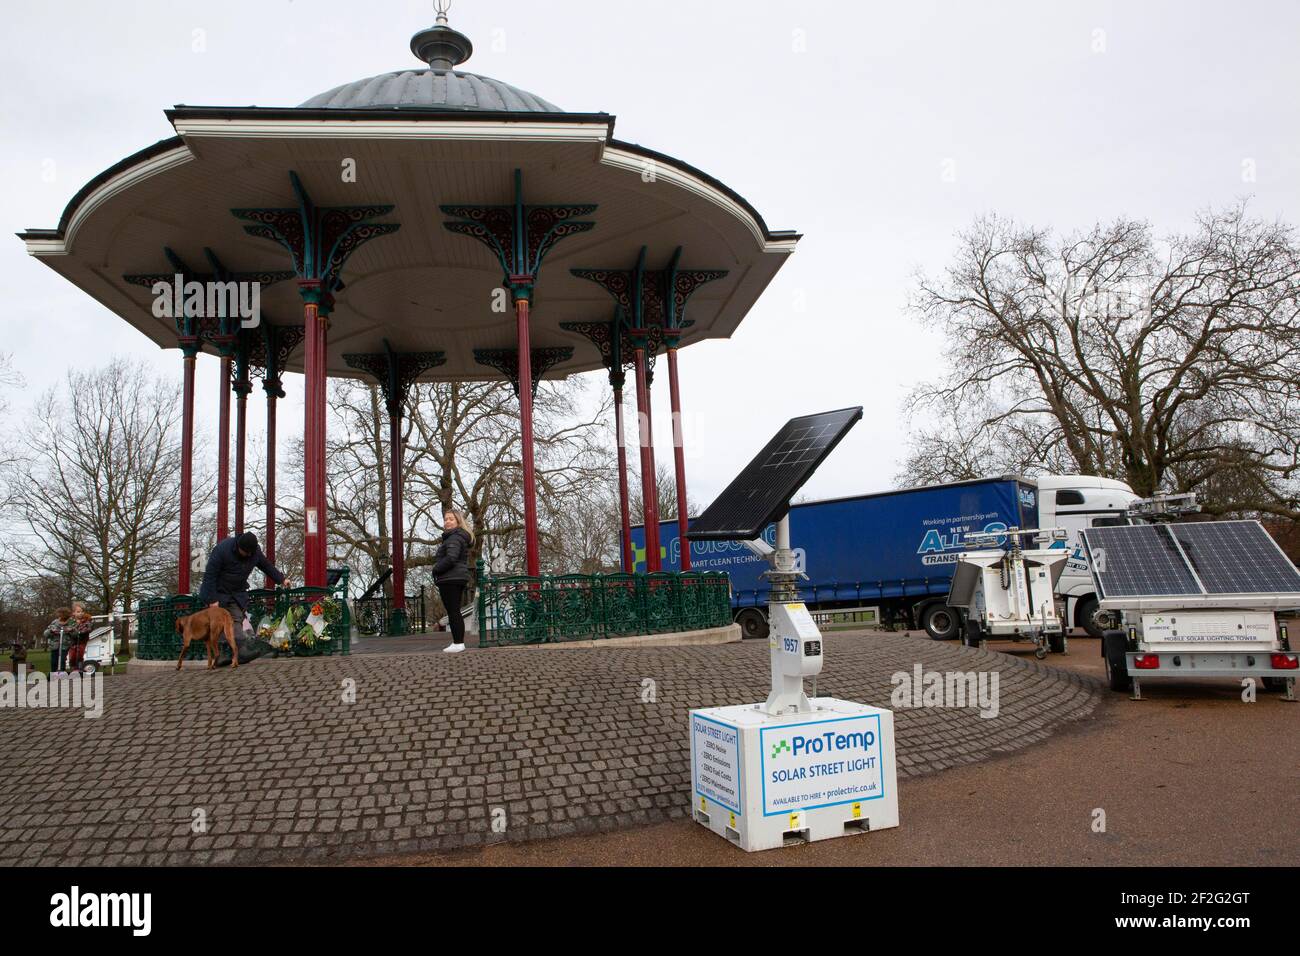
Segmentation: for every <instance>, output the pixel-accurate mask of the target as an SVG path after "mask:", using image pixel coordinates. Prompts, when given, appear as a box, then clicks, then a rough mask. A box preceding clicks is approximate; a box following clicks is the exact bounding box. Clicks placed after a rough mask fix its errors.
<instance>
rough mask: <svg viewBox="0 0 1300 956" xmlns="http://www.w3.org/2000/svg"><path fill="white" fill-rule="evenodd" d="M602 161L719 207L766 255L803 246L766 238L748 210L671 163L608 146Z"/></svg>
mask: <svg viewBox="0 0 1300 956" xmlns="http://www.w3.org/2000/svg"><path fill="white" fill-rule="evenodd" d="M600 161H601V163H602V164H603V165H605V166H613V167H614V168H615V169H622V170H626V171H628V172H632V173H635V174H636V175H637V176H639V177H642V178H644V177H645V175H646V172H647V171H650V172H652V173H653V175H654V177H655V179H656V181H657V180H660V179H663V180H666V181H667V182H670V183H672V184H673V185H674V186H676V187H678V188H679V189H684V190H686V191H687V192H689V193H693V194H694V195H696V196H699V197H701V198H703V199H706V200H708V201H709V202H711V203H713V204H714V205H715V206H719V207H721V208H722V209H724V210H726V211H727V212H728V213H730V214H731V215H732V216H734V217H735V218H737V219H739V220H740V221H741V222H743V223H744V224H745V225H746V226H747V227H748V228H749V231H750V233H751V234H752V235H753V236H754V241H755V242H756V243H757V244H758V247H759V248H760V249H762V250H763V251H764V252H775V253H791V252H794V249H795V246H796V245H797V244H798V242H799V240H798V239H796V238H795V237H793V236H791V237H789V238H782V239H768V238H766V237H765V236H764V235H763V228H762V226H760V225H759V224H758V220H756V219H755V218H754V216H753V215H752V214H751V213H750V212H749V210H748V209H746V208H745V207H744V206H742V205H741V204H740V203H738V202H736V201H735V200H734V199H732V198H731V197H730V196H728V195H727V194H726V193H724V192H723V191H722V190H720V189H718V188H717V187H716V186H713V185H711V184H709V183H707V182H705V181H704V180H702V179H700V178H699V177H698V176H695V175H692V174H691V173H688V172H687V171H686V170H684V169H681V168H679V167H677V166H674V165H672V164H671V163H668V162H665V161H663V160H660V159H658V158H656V157H653V156H642V155H639V154H637V153H633V152H629V151H628V150H625V149H619V148H618V147H617V146H606V147H605V149H604V150H603V151H602V154H601V159H600Z"/></svg>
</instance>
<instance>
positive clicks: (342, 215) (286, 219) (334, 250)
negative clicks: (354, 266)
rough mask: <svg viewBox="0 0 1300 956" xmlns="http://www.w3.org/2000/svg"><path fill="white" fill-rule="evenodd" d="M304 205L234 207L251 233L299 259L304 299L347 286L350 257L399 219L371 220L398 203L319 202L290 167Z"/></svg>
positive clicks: (387, 232)
mask: <svg viewBox="0 0 1300 956" xmlns="http://www.w3.org/2000/svg"><path fill="white" fill-rule="evenodd" d="M289 181H290V183H291V184H292V186H293V191H294V196H295V198H296V199H297V201H298V205H297V206H295V207H293V208H280V209H269V208H266V209H232V210H230V212H231V214H232V215H234V216H235V218H236V219H246V220H248V221H249V222H251V223H253V225H248V226H245V227H244V231H245V232H246V233H248V234H249V235H250V236H255V237H257V238H259V239H270V240H271V241H272V242H276V243H279V244H280V245H281V246H283V247H284V248H285V250H286V251H287V252H288V253H289V256H290V258H291V259H292V261H293V270H294V272H293V274H294V275H295V276H296V277H297V278H298V280H299V287H300V291H301V292H302V295H303V299H304V300H305V301H308V302H315V303H317V304H319V303H320V302H321V300H322V299H323V298H325V297H328V296H331V295H333V294H334V293H336V292H339V291H341V290H342V288H343V282H342V280H341V278H340V274H341V273H342V271H343V267H344V265H346V264H347V261H348V258H349V257H350V256H351V255H352V253H354V252H356V251H357V249H359V248H360V247H361V246H363V245H365V244H366V243H367V242H369V241H370V240H371V239H377V238H379V237H380V236H387V235H391V234H392V233H394V232H396V231H397V230H398V229H400V228H401V225H400V224H398V223H384V222H371V221H370V220H372V219H374V218H375V217H377V216H386V215H388V214H389V213H390V212H392V211H393V208H394V207H393V206H392V205H377V204H372V205H364V206H317V205H316V204H315V203H314V202H312V199H311V196H310V195H308V193H307V189H306V187H304V186H303V184H302V180H301V179H299V178H298V174H297V173H296V172H293V171H292V170H291V171H290V172H289Z"/></svg>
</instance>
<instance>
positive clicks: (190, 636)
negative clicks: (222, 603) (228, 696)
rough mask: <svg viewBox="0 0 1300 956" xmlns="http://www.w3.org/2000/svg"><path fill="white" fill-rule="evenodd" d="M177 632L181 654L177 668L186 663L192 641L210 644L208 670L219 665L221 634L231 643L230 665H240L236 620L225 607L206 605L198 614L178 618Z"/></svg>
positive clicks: (177, 661) (177, 660)
mask: <svg viewBox="0 0 1300 956" xmlns="http://www.w3.org/2000/svg"><path fill="white" fill-rule="evenodd" d="M176 633H177V634H180V635H181V637H182V640H181V656H180V657H178V658H177V659H176V669H177V670H180V669H181V666H182V665H183V664H184V663H185V652H186V651H188V650H189V649H190V641H203V643H205V644H206V645H207V646H208V670H212V669H213V668H214V667H216V666H217V653H218V650H219V648H220V647H221V636H222V635H223V634H224V635H225V637H226V643H227V644H229V645H230V666H231V667H232V668H233V667H238V666H239V648H238V647H236V646H235V622H234V620H232V619H231V617H230V612H229V611H227V610H226V609H225V608H224V607H205V608H204V609H203V610H202V611H199V613H197V614H191V615H190V616H189V617H178V618H177V619H176Z"/></svg>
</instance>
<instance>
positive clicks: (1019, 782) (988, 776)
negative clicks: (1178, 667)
mask: <svg viewBox="0 0 1300 956" xmlns="http://www.w3.org/2000/svg"><path fill="white" fill-rule="evenodd" d="M993 648H994V650H999V651H1002V652H1004V653H1007V654H1011V655H1017V656H1022V655H1025V654H1027V653H1028V652H1027V650H1026V646H1025V645H1023V644H1010V643H999V644H994V645H993ZM1047 660H1048V663H1049V664H1051V666H1052V667H1055V668H1060V669H1063V670H1068V671H1074V672H1078V673H1080V674H1084V675H1091V676H1096V677H1100V676H1101V675H1102V672H1103V667H1102V661H1101V653H1100V647H1099V646H1098V642H1097V641H1096V640H1094V639H1089V638H1078V637H1072V638H1071V639H1070V653H1069V655H1067V656H1064V657H1062V656H1060V655H1056V654H1053V655H1051V656H1050V657H1049V658H1048V659H1047ZM1143 695H1144V697H1145V698H1146V699H1144V700H1143V701H1141V702H1137V703H1135V702H1133V701H1130V700H1128V699H1127V698H1126V696H1125V695H1122V694H1109V693H1108V694H1107V700H1108V701H1109V702H1108V703H1107V704H1105V705H1103V706H1100V707H1098V708H1097V709H1096V710H1095V711H1094V712H1093V713H1092V715H1091V716H1089V717H1088V718H1086V719H1084V720H1080V721H1076V722H1072V723H1071V724H1070V725H1068V730H1066V732H1062V733H1057V734H1054V735H1053V736H1052V737H1051V739H1049V740H1047V741H1045V742H1044V743H1042V744H1041V745H1038V746H1034V747H1027V748H1024V749H1022V750H1018V751H1016V752H1014V753H1011V754H1008V755H1007V756H1005V757H1001V758H999V759H997V760H986V761H980V762H978V763H973V764H968V765H967V766H964V767H959V768H957V769H955V770H949V771H945V772H944V773H938V774H927V775H924V776H920V777H911V778H908V779H905V780H903V781H902V782H901V783H900V784H899V795H898V801H899V809H900V814H901V820H902V823H901V825H900V826H899V827H898V828H897V829H892V830H881V831H879V832H876V833H870V834H866V835H861V836H853V837H849V838H846V839H840V840H825V841H822V842H819V843H813V844H809V845H807V846H796V847H785V848H783V849H779V850H771V851H768V852H765V853H744V852H742V851H741V850H738V849H736V848H735V847H734V846H732V845H731V844H730V843H728V842H727V841H726V840H723V839H720V838H719V837H717V836H715V835H714V834H713V833H711V832H709V831H708V830H706V829H705V828H704V827H702V826H700V825H699V824H697V823H694V822H692V821H690V820H688V819H680V820H673V821H669V822H666V823H660V824H655V825H652V826H648V827H634V828H630V829H625V830H619V831H615V832H606V833H595V834H587V835H581V836H575V837H569V838H565V839H559V840H545V841H538V842H533V843H508V844H497V845H493V846H486V847H479V848H473V849H464V850H456V851H444V852H441V853H428V854H423V853H416V854H404V855H400V856H393V857H386V858H385V857H381V858H378V859H374V860H371V861H367V862H372V863H373V864H374V865H380V866H394V865H398V866H428V865H434V866H437V865H455V866H487V867H517V866H548V867H573V866H635V865H655V866H737V867H740V866H774V865H780V866H872V867H885V866H889V867H892V866H1003V867H1005V866H1137V867H1144V866H1192V867H1206V866H1226V867H1278V866H1291V867H1294V866H1295V864H1296V862H1297V861H1300V827H1296V826H1293V825H1291V824H1290V823H1289V821H1293V820H1296V819H1298V818H1300V787H1297V786H1296V783H1297V781H1300V732H1298V731H1300V704H1288V703H1284V702H1283V701H1282V700H1281V699H1280V698H1279V695H1277V694H1264V695H1261V696H1260V697H1259V698H1258V700H1257V702H1256V703H1254V704H1247V703H1243V702H1242V700H1241V688H1240V686H1238V685H1237V684H1236V683H1235V682H1234V681H1230V680H1229V681H1223V680H1199V681H1197V680H1188V681H1185V682H1179V683H1155V682H1152V683H1151V684H1149V685H1148V686H1147V687H1146V688H1144V690H1143ZM1063 729H1064V728H1063ZM1098 811H1103V812H1104V814H1105V818H1104V823H1105V826H1104V828H1102V827H1101V826H1099V824H1100V823H1101V822H1103V821H1102V820H1100V819H1099V817H1098ZM1279 821H1282V822H1281V823H1279ZM1189 873H1190V875H1189V876H1187V877H1186V878H1177V877H1176V878H1175V879H1174V880H1172V881H1170V882H1171V883H1172V884H1173V885H1164V884H1163V883H1162V884H1161V887H1159V889H1162V890H1170V889H1181V890H1185V891H1189V892H1190V891H1194V890H1196V889H1203V888H1204V887H1203V886H1201V885H1200V884H1199V883H1197V880H1196V874H1195V871H1189ZM1133 879H1134V882H1133V885H1132V887H1130V888H1131V889H1132V890H1133V891H1134V892H1146V891H1151V887H1150V886H1149V885H1147V884H1145V883H1143V878H1142V874H1141V873H1138V874H1137V875H1135V876H1134V878H1133ZM1279 879H1282V883H1280V884H1279V885H1288V884H1287V883H1286V882H1285V879H1283V878H1282V877H1279ZM949 883H950V884H953V885H960V884H961V879H960V878H958V877H953V878H952V879H950V880H949ZM946 885H947V884H945V886H946ZM1231 885H1232V884H1231V878H1229V880H1228V883H1227V884H1226V885H1224V888H1227V887H1228V886H1231ZM1007 887H1008V889H1009V890H1010V892H1009V893H1008V892H1003V893H1002V895H1001V896H1000V897H998V899H1000V900H1001V899H1005V900H1007V901H1009V904H1010V905H1012V906H1017V907H1021V908H1023V907H1026V906H1037V907H1039V908H1042V907H1043V906H1048V907H1050V906H1051V905H1052V904H1053V902H1054V900H1055V897H1054V896H1053V887H1052V886H1051V884H1050V880H1049V881H1048V883H1047V884H1044V885H1043V886H1034V887H1032V888H1031V887H1028V886H1017V885H1015V884H1014V882H1011V883H1008V884H1007ZM1242 888H1243V889H1244V887H1242ZM1033 891H1037V893H1036V894H1035V893H1034V892H1033ZM1221 915H1228V914H1227V913H1224V914H1221Z"/></svg>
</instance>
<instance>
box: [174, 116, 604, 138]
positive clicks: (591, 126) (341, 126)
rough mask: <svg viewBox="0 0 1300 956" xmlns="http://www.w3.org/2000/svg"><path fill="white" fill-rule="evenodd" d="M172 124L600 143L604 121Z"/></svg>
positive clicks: (250, 133)
mask: <svg viewBox="0 0 1300 956" xmlns="http://www.w3.org/2000/svg"><path fill="white" fill-rule="evenodd" d="M172 125H173V126H174V127H175V128H176V132H177V133H179V134H180V135H181V136H184V137H191V136H194V137H209V138H231V137H233V138H236V139H248V138H259V139H451V140H470V141H474V140H487V141H497V140H527V141H535V142H561V143H565V142H568V143H583V142H590V143H603V142H604V141H605V137H606V134H607V133H608V131H609V124H608V123H606V122H603V121H602V122H593V123H529V122H518V123H504V122H499V121H492V120H483V121H479V122H474V121H464V120H455V121H451V122H447V121H442V122H440V121H438V120H410V119H382V120H372V119H361V120H357V119H352V120H335V119H300V120H286V119H275V120H269V119H268V120H258V119H222V118H216V117H202V118H197V117H187V118H177V119H176V120H175V121H174V122H173V123H172Z"/></svg>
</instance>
